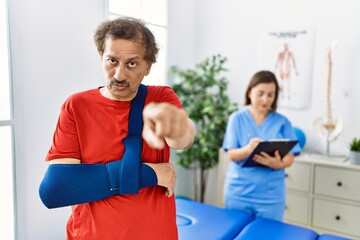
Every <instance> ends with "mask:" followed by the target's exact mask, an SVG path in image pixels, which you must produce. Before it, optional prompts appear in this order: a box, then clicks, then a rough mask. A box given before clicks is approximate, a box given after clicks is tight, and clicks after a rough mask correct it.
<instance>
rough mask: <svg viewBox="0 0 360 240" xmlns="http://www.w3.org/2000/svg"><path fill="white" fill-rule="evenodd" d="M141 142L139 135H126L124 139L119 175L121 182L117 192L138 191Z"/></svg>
mask: <svg viewBox="0 0 360 240" xmlns="http://www.w3.org/2000/svg"><path fill="white" fill-rule="evenodd" d="M141 144H142V139H141V137H126V138H125V139H124V145H125V153H124V156H123V158H122V162H123V164H122V167H121V172H120V175H119V177H120V179H119V181H120V183H121V184H120V190H119V194H124V193H132V194H137V193H138V192H139V181H140V180H139V179H140V174H139V173H140V161H141Z"/></svg>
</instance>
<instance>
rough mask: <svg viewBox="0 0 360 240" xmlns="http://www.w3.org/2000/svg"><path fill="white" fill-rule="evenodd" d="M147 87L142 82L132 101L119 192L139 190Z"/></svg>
mask: <svg viewBox="0 0 360 240" xmlns="http://www.w3.org/2000/svg"><path fill="white" fill-rule="evenodd" d="M146 92H147V88H146V86H145V85H143V84H140V86H139V88H138V92H137V94H136V96H135V98H134V99H133V100H132V101H131V108H130V114H129V122H128V136H127V137H126V138H124V145H125V153H124V156H123V157H122V161H123V164H122V167H121V173H120V175H119V177H120V178H119V181H120V183H121V184H119V186H120V189H119V194H124V193H132V194H137V193H138V192H139V181H140V180H139V179H140V167H139V166H140V162H141V151H142V138H141V135H142V128H143V118H142V112H143V108H144V104H145V98H146Z"/></svg>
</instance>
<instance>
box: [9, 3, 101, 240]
mask: <svg viewBox="0 0 360 240" xmlns="http://www.w3.org/2000/svg"><path fill="white" fill-rule="evenodd" d="M103 4H104V3H103V1H102V0H91V1H89V0H75V1H73V0H52V1H48V0H32V1H27V0H11V1H10V24H11V50H12V71H13V82H14V86H13V88H14V120H15V143H16V152H15V154H16V187H17V207H18V208H17V217H18V218H17V222H18V230H17V234H18V238H17V239H19V240H49V239H51V240H57V239H59V240H60V239H61V240H63V239H65V225H66V221H67V219H68V217H69V213H70V209H69V208H63V209H55V210H48V209H47V208H45V207H44V205H43V204H42V203H41V201H40V198H39V197H38V187H39V184H40V181H41V179H42V177H43V174H44V173H45V170H46V167H47V165H46V163H45V162H44V159H45V156H46V153H47V151H48V150H49V148H50V145H51V142H52V134H53V131H54V129H55V125H56V121H57V117H58V114H59V111H60V107H61V104H62V103H63V101H64V100H65V98H66V97H68V96H69V95H70V94H71V93H74V92H76V91H81V90H86V89H89V88H94V87H97V86H100V85H101V84H103V80H102V79H103V78H102V74H101V65H100V59H99V57H98V54H97V52H96V47H95V45H94V43H93V40H92V35H93V33H94V30H95V28H96V26H97V25H98V23H99V22H100V21H101V20H102V19H103V18H104V14H105V11H104V7H103Z"/></svg>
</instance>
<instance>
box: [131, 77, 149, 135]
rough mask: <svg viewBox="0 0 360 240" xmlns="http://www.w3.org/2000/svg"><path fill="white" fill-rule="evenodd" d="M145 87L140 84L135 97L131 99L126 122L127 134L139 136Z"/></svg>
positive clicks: (141, 125)
mask: <svg viewBox="0 0 360 240" xmlns="http://www.w3.org/2000/svg"><path fill="white" fill-rule="evenodd" d="M146 92H147V88H146V86H145V85H144V84H140V86H139V88H138V92H137V94H136V96H135V98H134V99H133V100H132V101H131V108H130V114H129V123H128V136H130V137H134V136H137V137H141V133H142V128H143V118H142V112H143V109H144V104H145V98H146Z"/></svg>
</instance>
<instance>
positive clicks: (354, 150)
mask: <svg viewBox="0 0 360 240" xmlns="http://www.w3.org/2000/svg"><path fill="white" fill-rule="evenodd" d="M350 162H351V163H353V164H360V138H353V139H352V140H351V142H350Z"/></svg>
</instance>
